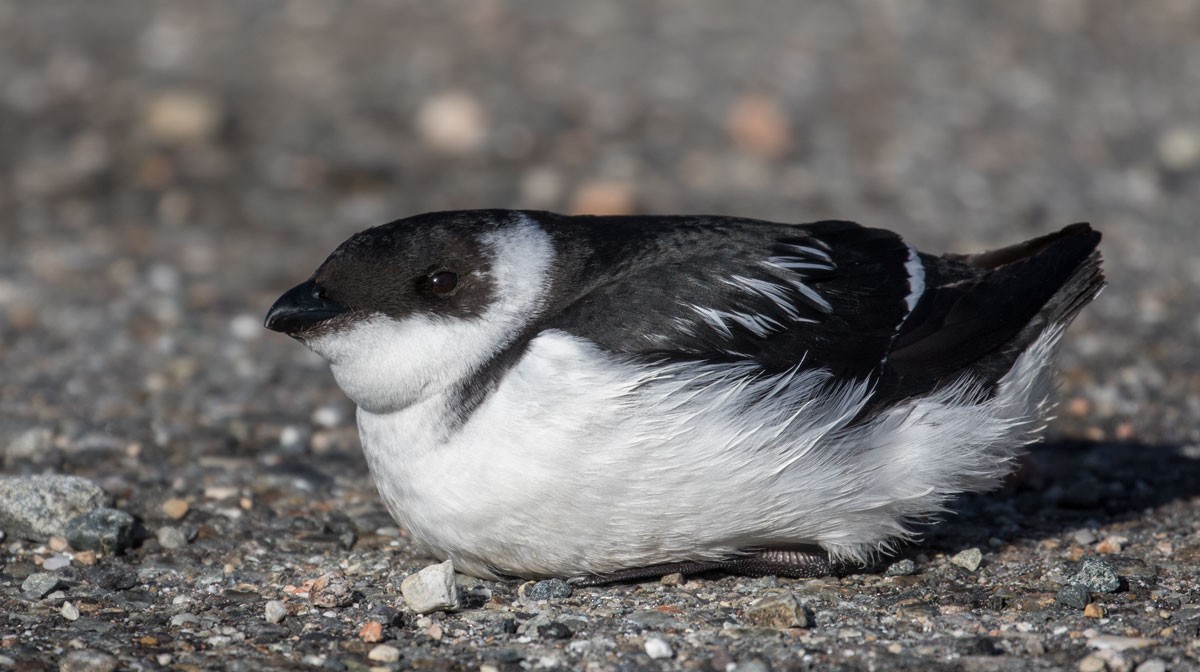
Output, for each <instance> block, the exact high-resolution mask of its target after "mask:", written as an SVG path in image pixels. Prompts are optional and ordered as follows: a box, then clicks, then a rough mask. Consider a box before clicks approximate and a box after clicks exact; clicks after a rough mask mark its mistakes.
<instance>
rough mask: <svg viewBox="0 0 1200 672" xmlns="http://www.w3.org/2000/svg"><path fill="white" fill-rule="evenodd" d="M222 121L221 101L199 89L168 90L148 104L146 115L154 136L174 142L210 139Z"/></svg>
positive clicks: (143, 122) (143, 119) (145, 126)
mask: <svg viewBox="0 0 1200 672" xmlns="http://www.w3.org/2000/svg"><path fill="white" fill-rule="evenodd" d="M221 120H222V111H221V107H220V105H218V104H217V101H216V100H214V99H213V98H212V97H211V96H209V95H208V94H206V93H204V92H202V91H196V90H174V91H164V92H162V93H160V94H158V95H156V96H154V97H153V98H151V99H150V101H149V102H147V103H146V107H145V109H144V111H143V116H142V124H143V127H144V128H145V129H146V131H147V132H148V133H149V134H150V136H151V137H153V138H154V139H156V140H160V141H163V142H171V143H185V142H200V141H203V140H207V139H209V138H211V137H212V136H213V135H215V134H216V132H217V129H218V128H219V127H220V125H221Z"/></svg>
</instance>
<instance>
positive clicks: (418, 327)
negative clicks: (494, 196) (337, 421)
mask: <svg viewBox="0 0 1200 672" xmlns="http://www.w3.org/2000/svg"><path fill="white" fill-rule="evenodd" d="M553 256H554V249H553V246H552V243H551V240H550V237H549V235H548V234H547V233H546V232H545V231H544V230H543V229H542V228H541V227H540V226H538V225H537V224H536V223H535V222H534V221H533V220H532V219H530V218H529V217H528V216H527V215H525V214H523V213H519V212H504V211H487V210H481V211H464V212H452V213H430V214H425V215H419V216H416V217H411V218H408V219H401V220H397V221H395V222H391V223H389V224H384V225H382V226H378V227H375V228H372V229H368V230H366V231H362V232H360V233H357V234H355V235H354V236H351V237H350V239H349V240H347V241H346V242H344V243H342V244H341V246H339V247H338V248H337V249H336V250H334V252H333V254H331V255H329V258H328V259H326V260H325V262H324V263H322V264H321V266H320V267H319V268H318V269H317V271H316V273H314V274H313V276H312V277H311V278H310V279H308V280H306V281H305V282H302V283H300V284H299V285H297V286H295V287H293V288H292V289H290V290H288V291H287V292H285V293H284V294H283V296H281V297H279V299H278V300H277V301H276V302H275V304H274V305H273V306H271V309H270V310H269V311H268V312H267V317H266V327H267V328H268V329H271V330H273V331H278V332H281V333H285V334H288V335H289V336H292V337H293V338H295V339H297V340H299V341H300V342H302V343H304V344H305V345H306V346H308V347H309V348H311V349H312V350H313V351H314V352H316V353H317V354H319V355H321V356H322V357H324V358H325V359H327V360H329V363H330V368H331V369H332V371H333V375H334V378H335V379H336V380H337V382H338V385H339V386H340V387H341V388H342V390H343V391H344V392H345V393H346V394H347V395H348V396H349V397H350V398H351V399H352V400H353V401H354V402H355V403H356V404H358V405H359V406H360V407H361V408H364V409H366V410H368V411H371V412H375V413H385V412H389V411H394V410H398V409H401V408H405V407H407V406H409V405H411V404H413V403H416V402H419V401H421V400H424V399H428V398H430V397H432V396H434V395H437V394H439V393H442V392H445V391H446V390H447V389H449V388H450V387H451V386H452V385H453V384H454V383H455V382H457V381H459V380H462V379H463V378H465V377H467V376H469V375H470V374H471V373H472V372H474V371H475V370H477V369H478V368H479V367H481V366H483V365H484V364H485V363H486V362H487V361H489V360H490V359H491V358H492V357H494V356H495V355H496V354H497V353H498V352H500V351H501V350H503V349H504V348H505V346H507V345H509V344H510V343H512V342H513V341H514V340H516V339H517V338H518V337H519V335H520V334H521V332H522V329H523V328H524V327H526V326H527V325H528V324H530V323H531V322H532V321H533V320H534V319H535V318H536V316H537V314H538V311H539V309H540V308H541V306H542V305H543V303H544V301H545V299H544V297H545V295H546V293H547V288H548V284H549V276H550V272H549V269H550V265H551V262H552V260H553Z"/></svg>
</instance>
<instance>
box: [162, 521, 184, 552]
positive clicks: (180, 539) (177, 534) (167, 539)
mask: <svg viewBox="0 0 1200 672" xmlns="http://www.w3.org/2000/svg"><path fill="white" fill-rule="evenodd" d="M154 536H155V537H157V538H158V544H159V545H160V546H162V547H163V548H166V549H170V550H175V549H179V548H183V547H184V546H187V534H186V533H184V531H183V530H181V529H179V528H178V527H173V526H171V525H164V526H163V527H160V528H158V530H156V531H155V533H154Z"/></svg>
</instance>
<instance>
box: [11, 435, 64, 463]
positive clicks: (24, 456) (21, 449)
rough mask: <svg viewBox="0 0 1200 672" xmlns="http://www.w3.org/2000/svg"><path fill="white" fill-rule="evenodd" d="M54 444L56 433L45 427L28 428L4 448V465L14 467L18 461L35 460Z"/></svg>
mask: <svg viewBox="0 0 1200 672" xmlns="http://www.w3.org/2000/svg"><path fill="white" fill-rule="evenodd" d="M53 445H54V434H53V433H51V431H50V430H49V429H46V428H45V427H34V428H32V429H28V430H26V431H24V432H22V433H21V434H18V435H17V438H15V439H13V440H12V441H10V442H9V443H8V446H7V447H5V449H4V466H5V468H7V469H12V468H13V467H14V466H15V465H16V464H17V463H18V462H35V461H37V459H38V458H39V457H40V456H42V455H45V454H47V453H48V452H49V451H50V449H51V447H52V446H53Z"/></svg>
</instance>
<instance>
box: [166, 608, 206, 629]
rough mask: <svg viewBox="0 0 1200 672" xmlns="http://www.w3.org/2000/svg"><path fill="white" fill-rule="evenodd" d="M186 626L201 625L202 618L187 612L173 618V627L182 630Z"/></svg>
mask: <svg viewBox="0 0 1200 672" xmlns="http://www.w3.org/2000/svg"><path fill="white" fill-rule="evenodd" d="M185 625H200V618H199V617H198V616H196V615H195V614H192V613H188V612H186V611H185V612H183V613H182V614H175V615H174V616H172V617H171V627H174V628H181V627H183V626H185Z"/></svg>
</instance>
